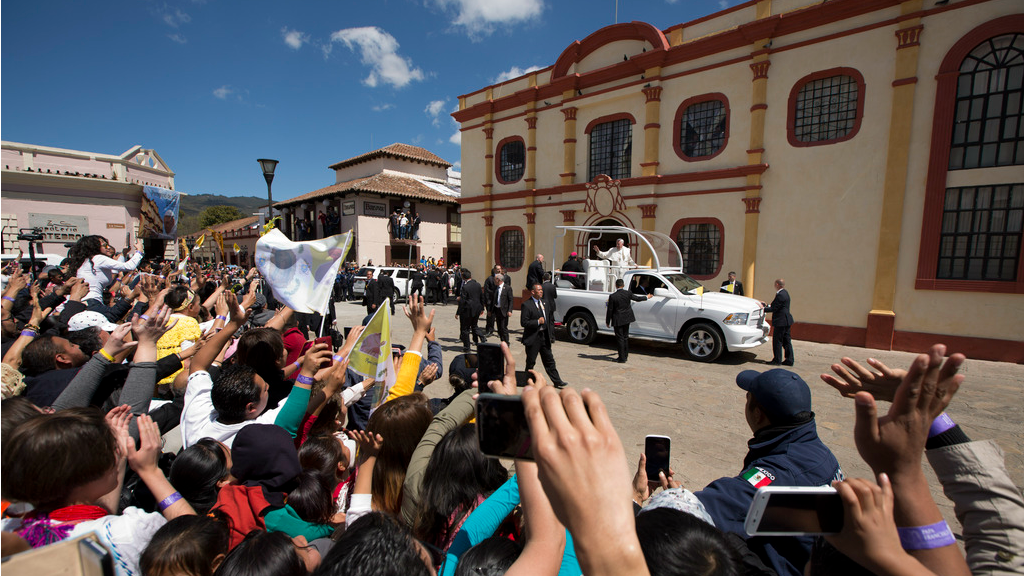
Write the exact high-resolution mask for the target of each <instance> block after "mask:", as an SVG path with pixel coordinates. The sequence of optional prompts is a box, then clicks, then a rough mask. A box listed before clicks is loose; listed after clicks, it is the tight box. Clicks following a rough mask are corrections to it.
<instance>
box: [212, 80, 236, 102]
mask: <svg viewBox="0 0 1024 576" xmlns="http://www.w3.org/2000/svg"><path fill="white" fill-rule="evenodd" d="M233 93H234V89H232V88H231V86H229V85H227V84H225V85H223V86H221V87H220V88H217V89H215V90H214V91H213V96H214V98H220V99H221V100H227V99H228V96H231V94H233Z"/></svg>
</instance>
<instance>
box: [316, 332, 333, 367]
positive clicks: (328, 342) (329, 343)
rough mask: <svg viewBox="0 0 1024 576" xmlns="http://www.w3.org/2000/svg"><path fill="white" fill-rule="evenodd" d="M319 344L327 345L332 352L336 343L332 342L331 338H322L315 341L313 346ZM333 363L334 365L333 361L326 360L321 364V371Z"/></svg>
mask: <svg viewBox="0 0 1024 576" xmlns="http://www.w3.org/2000/svg"><path fill="white" fill-rule="evenodd" d="M317 344H326V345H327V349H328V350H332V351H333V350H334V343H333V341H332V340H331V337H330V336H321V337H319V338H317V339H316V340H313V346H316V345H317ZM331 363H332V361H331V359H330V358H328V359H327V360H324V361H323V362H321V363H320V368H321V369H323V368H327V367H328V366H330V365H331Z"/></svg>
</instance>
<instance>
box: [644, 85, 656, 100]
mask: <svg viewBox="0 0 1024 576" xmlns="http://www.w3.org/2000/svg"><path fill="white" fill-rule="evenodd" d="M642 91H643V93H644V96H647V102H660V101H661V86H647V87H645V88H643V89H642Z"/></svg>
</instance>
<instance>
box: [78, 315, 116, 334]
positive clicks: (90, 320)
mask: <svg viewBox="0 0 1024 576" xmlns="http://www.w3.org/2000/svg"><path fill="white" fill-rule="evenodd" d="M93 326H97V327H99V329H100V330H103V331H104V332H113V331H114V328H117V324H114V323H113V322H111V321H110V320H107V317H106V316H104V315H103V314H100V313H99V312H90V311H86V312H79V313H78V314H75V315H74V316H72V317H71V320H68V332H78V331H79V330H85V329H86V328H92V327H93Z"/></svg>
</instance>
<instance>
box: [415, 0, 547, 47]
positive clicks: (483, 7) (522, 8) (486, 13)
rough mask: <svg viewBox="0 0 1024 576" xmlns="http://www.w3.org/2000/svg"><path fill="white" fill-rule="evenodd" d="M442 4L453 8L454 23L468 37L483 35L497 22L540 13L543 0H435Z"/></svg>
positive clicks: (491, 30)
mask: <svg viewBox="0 0 1024 576" xmlns="http://www.w3.org/2000/svg"><path fill="white" fill-rule="evenodd" d="M434 1H435V2H436V3H437V5H438V6H440V7H441V8H443V9H445V10H447V11H450V12H455V13H456V16H455V20H454V21H453V22H452V23H453V24H454V25H455V26H461V27H462V28H464V29H465V30H466V33H467V34H468V35H469V37H470V38H478V37H480V36H486V35H488V34H490V33H492V32H494V30H495V28H496V26H497V25H499V24H516V23H520V22H526V21H528V20H530V19H533V18H536V17H538V16H540V14H541V12H543V11H544V0H517V1H516V2H509V1H508V0H434Z"/></svg>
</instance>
